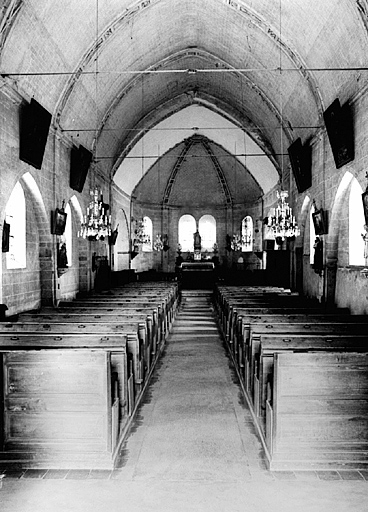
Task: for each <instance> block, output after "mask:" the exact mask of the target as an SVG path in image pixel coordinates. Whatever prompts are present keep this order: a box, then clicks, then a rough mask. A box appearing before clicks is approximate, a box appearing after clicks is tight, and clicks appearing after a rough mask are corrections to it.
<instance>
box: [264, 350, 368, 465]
mask: <svg viewBox="0 0 368 512" xmlns="http://www.w3.org/2000/svg"><path fill="white" fill-rule="evenodd" d="M367 372H368V354H366V353H354V352H351V353H326V352H318V353H315V352H309V353H276V354H275V355H274V384H273V397H272V399H271V400H267V402H268V405H267V407H266V425H267V427H266V431H267V435H268V436H270V435H271V438H268V439H267V441H266V444H267V446H268V447H270V448H271V449H270V459H269V461H268V462H269V469H271V470H273V471H279V470H281V471H282V470H344V469H345V470H346V469H355V470H356V469H367V468H368V378H367V375H368V373H367Z"/></svg>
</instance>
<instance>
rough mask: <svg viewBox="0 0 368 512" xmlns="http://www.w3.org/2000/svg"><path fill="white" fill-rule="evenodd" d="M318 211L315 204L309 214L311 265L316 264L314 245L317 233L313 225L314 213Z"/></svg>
mask: <svg viewBox="0 0 368 512" xmlns="http://www.w3.org/2000/svg"><path fill="white" fill-rule="evenodd" d="M315 211H316V209H315V207H314V204H312V206H311V209H310V212H309V263H310V264H311V265H313V264H314V243H315V241H316V232H315V229H314V223H313V217H312V215H313V213H314V212H315Z"/></svg>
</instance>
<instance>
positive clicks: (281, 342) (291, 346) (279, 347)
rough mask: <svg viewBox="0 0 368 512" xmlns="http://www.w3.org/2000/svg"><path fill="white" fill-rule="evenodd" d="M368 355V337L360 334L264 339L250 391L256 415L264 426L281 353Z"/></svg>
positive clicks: (335, 333) (256, 361)
mask: <svg viewBox="0 0 368 512" xmlns="http://www.w3.org/2000/svg"><path fill="white" fill-rule="evenodd" d="M290 351H293V352H316V351H324V352H327V351H335V352H368V335H367V334H364V335H361V334H360V335H359V334H346V333H343V334H338V331H337V330H336V331H335V332H334V333H330V334H328V335H322V334H317V333H315V334H298V335H296V334H294V335H292V334H289V333H287V334H285V333H283V334H273V335H268V336H261V339H260V343H259V346H258V348H257V349H256V351H255V353H254V360H253V361H254V362H253V364H251V368H252V367H253V375H251V376H250V379H249V380H250V383H251V384H252V385H251V389H250V390H248V391H249V393H250V395H251V396H253V405H254V412H255V414H256V416H257V417H259V418H260V425H261V426H262V425H263V418H264V415H265V409H266V399H267V385H268V383H271V389H272V377H273V356H274V354H275V353H280V352H290Z"/></svg>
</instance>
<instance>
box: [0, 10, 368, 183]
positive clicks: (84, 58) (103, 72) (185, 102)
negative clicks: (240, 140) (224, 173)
mask: <svg viewBox="0 0 368 512" xmlns="http://www.w3.org/2000/svg"><path fill="white" fill-rule="evenodd" d="M367 18H368V8H367V2H366V0H355V1H352V0H341V1H339V2H336V0H324V1H323V2H320V1H318V0H310V1H308V2H306V1H305V0H279V1H275V0H257V1H256V2H255V1H253V0H248V1H245V0H236V1H233V0H201V1H200V2H199V1H197V0H170V1H168V0H139V1H129V0H79V1H78V2H77V1H75V0H64V1H63V2H50V1H49V0H27V1H25V0H5V1H4V2H3V3H2V10H1V12H0V65H1V76H2V78H1V80H2V85H3V86H4V85H5V84H6V85H7V86H11V87H13V88H15V89H16V90H17V91H18V92H20V93H21V94H22V95H23V96H24V97H25V98H30V97H35V99H36V100H38V101H39V102H40V103H41V104H42V105H43V106H44V107H45V108H47V109H48V110H49V111H50V112H52V114H53V119H54V124H55V126H56V127H57V129H59V130H60V131H62V132H63V133H64V134H65V135H66V136H67V137H70V138H71V139H72V140H73V141H74V143H75V144H79V143H82V144H83V145H84V146H86V147H87V148H89V149H92V150H93V151H94V156H95V161H96V162H97V165H98V167H99V169H100V171H101V172H102V173H104V174H106V176H109V177H110V176H114V175H115V174H116V173H119V169H120V166H121V164H122V162H123V161H124V159H125V158H126V157H127V156H128V155H129V154H130V152H131V151H132V149H133V148H134V147H135V146H136V145H137V143H138V142H139V141H140V140H141V139H142V137H143V136H144V135H145V134H146V133H147V132H148V131H149V130H152V129H154V128H155V127H156V126H157V125H158V124H159V123H161V122H162V121H163V120H165V119H167V118H169V117H170V116H171V115H172V114H175V113H177V112H179V111H180V110H182V109H183V108H185V107H187V106H189V105H191V104H195V103H199V104H201V105H206V107H207V108H209V109H212V110H213V111H216V112H218V113H220V115H223V116H224V118H225V119H231V122H233V123H234V125H235V126H237V127H240V128H241V129H242V130H244V132H245V133H247V134H248V135H249V136H250V137H251V138H252V140H253V141H254V142H255V143H257V144H258V145H259V147H260V148H261V149H262V151H263V152H264V153H265V154H266V155H267V156H268V157H269V158H270V161H271V162H272V163H273V164H274V165H275V167H276V168H277V169H278V170H279V172H280V169H281V168H282V167H283V166H284V165H285V164H288V158H287V152H286V148H287V147H288V145H289V144H290V143H291V142H292V141H293V140H295V139H296V138H297V137H301V138H302V141H303V142H304V141H306V140H307V139H310V138H312V137H314V136H315V135H316V134H317V133H318V130H319V129H320V127H321V126H322V125H323V119H322V113H323V110H324V109H325V108H326V107H327V106H328V105H329V104H331V103H332V101H333V100H334V99H335V98H336V97H340V100H341V102H344V101H345V100H347V99H349V98H351V97H352V96H353V95H354V94H356V93H357V92H358V91H359V90H361V88H362V87H364V86H365V85H366V84H367V68H368V66H367V64H368V62H367V55H368V52H367V51H366V48H367V27H368V22H367ZM352 34H354V38H353V39H354V44H352V39H351V35H352ZM182 128H183V127H182V126H177V127H175V129H177V130H181V129H182ZM224 145H225V144H224ZM249 170H250V172H252V169H251V168H250V167H249ZM140 178H141V176H136V182H138V180H139V179H140ZM117 180H118V181H119V178H118V177H117ZM119 182H120V183H121V180H120V181H119Z"/></svg>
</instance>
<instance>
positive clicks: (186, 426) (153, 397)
mask: <svg viewBox="0 0 368 512" xmlns="http://www.w3.org/2000/svg"><path fill="white" fill-rule="evenodd" d="M234 380H236V379H235V376H234V372H233V371H232V369H231V365H230V363H229V359H228V358H227V357H226V355H225V352H224V348H223V346H222V343H221V340H220V337H219V335H218V331H217V328H216V324H215V321H214V317H213V314H212V307H211V304H210V299H209V297H208V296H207V294H206V293H204V292H202V293H200V292H198V291H196V292H186V293H184V299H183V307H182V309H181V312H180V313H179V315H178V317H177V320H176V322H175V325H174V329H173V331H172V333H171V335H170V336H169V339H168V343H167V348H166V351H165V355H164V357H163V358H162V360H161V363H160V365H159V368H158V369H157V371H156V373H155V376H154V380H153V382H152V384H151V386H150V389H149V391H148V393H147V397H146V400H145V403H144V405H142V407H141V410H140V412H139V415H138V418H137V421H136V424H135V427H134V429H133V431H132V432H131V434H130V436H129V438H128V440H127V442H126V445H125V446H124V449H123V451H122V454H121V468H120V469H118V470H116V471H114V472H108V471H96V470H91V471H75V470H74V471H69V472H68V471H59V472H58V471H27V472H25V473H14V474H5V478H4V479H3V483H2V489H1V490H0V511H1V512H33V511H34V512H43V511H52V512H59V511H60V512H61V511H62V512H74V511H75V512H82V511H83V512H97V511H98V512H100V511H101V512H104V511H106V512H115V511H116V512H117V511H121V512H138V511H139V512H146V511H147V512H149V511H155V512H156V511H157V512H158V511H159V512H166V511H167V512H182V511H183V512H184V511H185V512H192V511H198V512H207V511H208V512H217V511H218V512H225V511H226V512H227V511H229V512H236V511H242V512H248V511H249V512H266V511H267V512H278V511H282V512H294V511H295V512H297V511H298V512H299V511H300V512H348V511H349V512H354V511H357V512H358V511H359V512H360V511H361V512H363V511H364V512H366V511H367V510H368V505H367V503H368V474H367V473H365V472H346V473H345V472H341V473H340V472H295V473H294V472H283V473H271V472H269V471H267V470H265V465H264V457H263V453H262V447H261V444H260V442H259V440H258V438H257V436H256V433H255V430H254V427H253V423H252V419H251V415H250V412H249V410H248V409H247V407H246V405H245V404H244V400H243V399H242V397H241V393H240V388H239V387H238V386H237V385H236V383H234Z"/></svg>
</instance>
